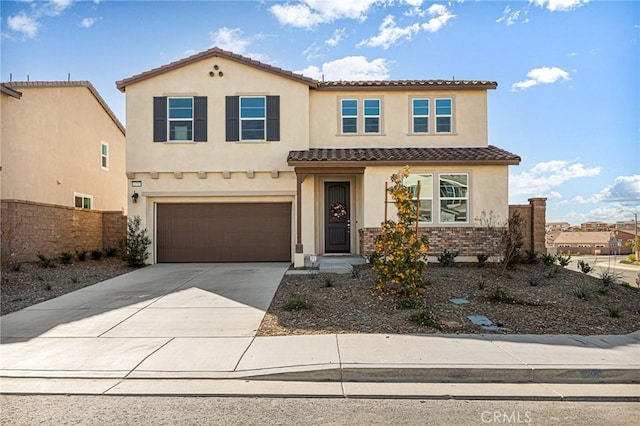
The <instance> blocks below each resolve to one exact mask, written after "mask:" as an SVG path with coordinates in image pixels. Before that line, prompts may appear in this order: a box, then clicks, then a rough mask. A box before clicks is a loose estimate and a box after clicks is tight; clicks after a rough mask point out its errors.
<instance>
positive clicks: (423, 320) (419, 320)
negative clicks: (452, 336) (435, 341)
mask: <svg viewBox="0 0 640 426" xmlns="http://www.w3.org/2000/svg"><path fill="white" fill-rule="evenodd" d="M409 321H411V322H413V323H415V324H417V325H421V326H423V327H433V328H435V329H437V330H440V329H441V328H442V326H441V325H440V323H439V322H438V320H437V318H436V317H435V316H434V315H433V314H432V313H431V312H430V311H428V310H426V309H420V310H419V311H418V312H415V313H413V314H411V315H409Z"/></svg>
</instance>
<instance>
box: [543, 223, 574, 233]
mask: <svg viewBox="0 0 640 426" xmlns="http://www.w3.org/2000/svg"><path fill="white" fill-rule="evenodd" d="M570 227H571V225H569V222H547V224H546V225H545V231H547V232H563V231H568V230H569V228H570Z"/></svg>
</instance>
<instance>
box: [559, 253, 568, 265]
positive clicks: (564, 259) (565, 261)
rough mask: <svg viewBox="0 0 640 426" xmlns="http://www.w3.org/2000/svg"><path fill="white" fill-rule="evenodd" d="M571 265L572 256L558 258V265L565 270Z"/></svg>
mask: <svg viewBox="0 0 640 426" xmlns="http://www.w3.org/2000/svg"><path fill="white" fill-rule="evenodd" d="M569 263H571V255H570V254H569V255H567V256H562V255H560V256H558V264H559V265H560V266H562V267H563V268H564V267H565V266H569Z"/></svg>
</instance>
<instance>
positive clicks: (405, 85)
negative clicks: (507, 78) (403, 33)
mask: <svg viewBox="0 0 640 426" xmlns="http://www.w3.org/2000/svg"><path fill="white" fill-rule="evenodd" d="M496 87H498V83H496V82H495V81H480V80H376V81H323V82H321V83H318V89H319V90H323V89H324V90H362V89H377V90H407V89H411V90H416V89H417V90H442V89H484V90H486V89H495V88H496Z"/></svg>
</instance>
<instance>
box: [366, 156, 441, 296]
mask: <svg viewBox="0 0 640 426" xmlns="http://www.w3.org/2000/svg"><path fill="white" fill-rule="evenodd" d="M408 176H409V168H408V167H405V168H404V169H403V170H402V171H400V172H398V173H396V174H394V175H392V176H391V180H392V182H393V185H391V186H390V187H389V188H387V192H388V193H389V194H390V195H391V198H392V199H393V203H394V204H395V207H396V211H397V218H398V220H397V222H396V221H393V220H387V221H385V222H383V223H382V233H381V235H379V236H378V237H376V241H375V251H376V253H377V256H376V258H375V260H374V262H373V264H372V268H373V270H374V271H375V272H376V273H377V274H378V278H377V288H378V290H380V291H383V292H388V293H397V294H401V295H403V296H407V297H412V296H413V297H417V296H418V295H419V293H420V291H419V288H420V287H421V286H423V284H424V279H425V278H424V275H423V273H424V271H425V269H426V267H427V264H426V259H427V250H428V244H429V242H428V240H427V237H425V236H422V237H418V235H417V233H416V227H415V221H416V207H415V205H414V204H413V201H412V198H411V193H410V191H409V188H408V187H406V186H405V185H404V183H403V179H404V178H405V177H408Z"/></svg>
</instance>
